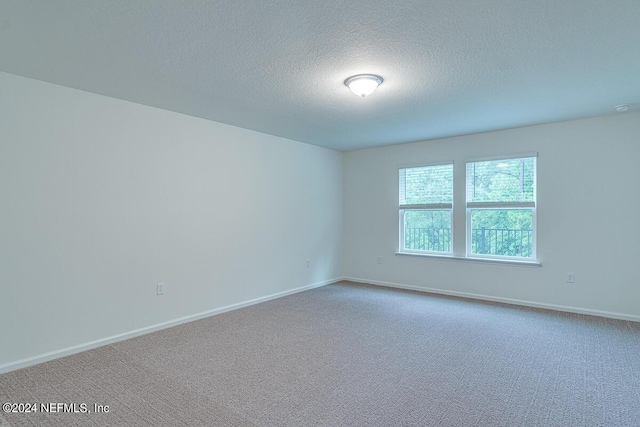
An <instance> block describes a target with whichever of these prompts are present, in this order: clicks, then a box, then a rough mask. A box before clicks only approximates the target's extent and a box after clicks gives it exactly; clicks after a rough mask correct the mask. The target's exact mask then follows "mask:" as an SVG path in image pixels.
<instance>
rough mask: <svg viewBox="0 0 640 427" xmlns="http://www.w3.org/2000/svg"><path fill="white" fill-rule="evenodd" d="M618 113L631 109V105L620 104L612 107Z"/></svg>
mask: <svg viewBox="0 0 640 427" xmlns="http://www.w3.org/2000/svg"><path fill="white" fill-rule="evenodd" d="M614 108H615V109H616V111H617V112H618V113H624V112H625V111H629V108H631V104H620V105H616V106H615V107H614Z"/></svg>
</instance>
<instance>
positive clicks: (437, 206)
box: [396, 161, 455, 257]
mask: <svg viewBox="0 0 640 427" xmlns="http://www.w3.org/2000/svg"><path fill="white" fill-rule="evenodd" d="M448 165H451V169H452V171H451V172H452V174H454V170H453V169H454V168H455V164H454V162H453V161H445V162H435V163H422V164H412V165H410V166H399V167H398V169H397V171H398V173H396V178H397V179H398V181H397V182H396V188H398V190H399V189H400V173H399V172H400V170H402V169H413V168H426V167H432V166H448ZM452 182H453V181H452ZM452 185H453V188H452V190H453V191H454V192H455V182H453V184H452ZM412 210H449V215H450V216H451V247H450V252H439V251H429V250H425V251H416V250H411V249H405V248H404V244H405V239H404V237H405V232H404V231H405V230H404V214H405V212H406V211H412ZM398 221H399V222H398V242H399V249H398V252H397V253H398V254H406V255H426V256H445V257H449V256H452V255H453V242H454V233H455V231H454V227H453V201H452V202H451V203H425V204H400V205H398Z"/></svg>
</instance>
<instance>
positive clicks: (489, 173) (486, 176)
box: [467, 157, 536, 259]
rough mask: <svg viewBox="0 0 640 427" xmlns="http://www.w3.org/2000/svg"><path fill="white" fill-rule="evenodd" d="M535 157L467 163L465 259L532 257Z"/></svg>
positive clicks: (534, 221) (534, 248)
mask: <svg viewBox="0 0 640 427" xmlns="http://www.w3.org/2000/svg"><path fill="white" fill-rule="evenodd" d="M535 224H536V158H535V157H525V158H511V159H500V160H491V161H479V162H469V163H467V256H473V257H483V258H514V259H523V258H525V259H526V258H528V259H533V258H535V256H536V232H535Z"/></svg>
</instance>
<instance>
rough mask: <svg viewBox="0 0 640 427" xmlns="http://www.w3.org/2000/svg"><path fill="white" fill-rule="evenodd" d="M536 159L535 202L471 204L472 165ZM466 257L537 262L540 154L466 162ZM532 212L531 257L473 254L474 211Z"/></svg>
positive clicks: (534, 173) (534, 178)
mask: <svg viewBox="0 0 640 427" xmlns="http://www.w3.org/2000/svg"><path fill="white" fill-rule="evenodd" d="M530 158H533V159H534V167H533V201H532V202H470V201H469V200H468V193H467V186H468V184H469V183H468V174H467V168H468V165H469V164H470V163H479V162H495V161H500V160H516V159H530ZM464 164H465V182H464V184H465V224H466V227H465V229H466V230H465V240H466V241H465V248H466V250H465V255H466V258H469V259H482V260H484V259H486V260H496V261H501V260H502V261H521V262H537V253H538V252H537V240H538V239H537V236H538V232H537V207H538V205H537V200H538V153H522V154H517V155H507V156H497V157H489V158H481V159H467V160H465V163H464ZM499 209H503V210H516V209H522V210H530V211H531V256H530V257H523V256H509V255H493V254H477V253H473V251H472V248H473V245H472V243H473V242H472V233H473V224H472V211H473V210H499Z"/></svg>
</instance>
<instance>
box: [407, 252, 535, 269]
mask: <svg viewBox="0 0 640 427" xmlns="http://www.w3.org/2000/svg"><path fill="white" fill-rule="evenodd" d="M396 255H400V256H410V257H420V258H430V259H436V260H439V261H441V260H442V261H462V262H477V263H480V264H500V265H509V266H522V267H542V263H541V262H539V261H520V260H512V259H496V258H474V257H461V256H453V255H436V254H421V253H414V252H396Z"/></svg>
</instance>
